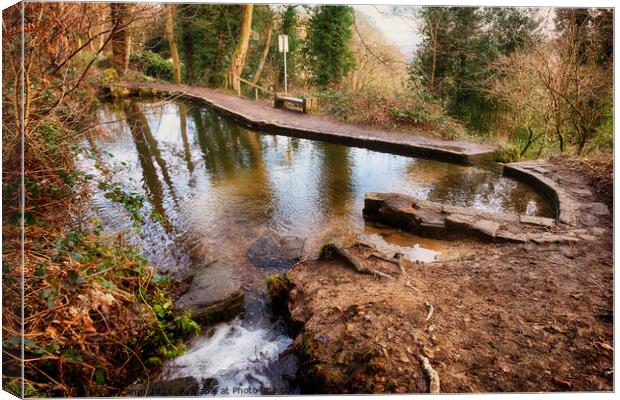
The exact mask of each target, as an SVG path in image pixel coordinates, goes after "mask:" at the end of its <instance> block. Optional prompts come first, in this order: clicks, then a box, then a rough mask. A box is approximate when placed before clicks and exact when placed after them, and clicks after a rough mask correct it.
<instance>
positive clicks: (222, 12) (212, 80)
mask: <svg viewBox="0 0 620 400" xmlns="http://www.w3.org/2000/svg"><path fill="white" fill-rule="evenodd" d="M240 21H241V6H239V5H230V4H181V5H179V6H178V7H177V13H176V21H175V25H176V29H177V32H179V35H178V37H179V38H180V40H179V41H180V50H179V51H180V53H181V58H182V60H183V63H184V64H185V67H186V69H185V76H184V80H185V81H186V82H189V83H202V84H206V85H210V86H223V85H224V84H225V82H226V81H227V69H228V67H229V65H230V60H231V57H232V53H233V51H234V49H235V45H236V40H237V37H238V34H239V30H240Z"/></svg>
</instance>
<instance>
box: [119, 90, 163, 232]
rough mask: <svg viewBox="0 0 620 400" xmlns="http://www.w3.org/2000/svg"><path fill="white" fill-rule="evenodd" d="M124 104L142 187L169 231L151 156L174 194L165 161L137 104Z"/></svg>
mask: <svg viewBox="0 0 620 400" xmlns="http://www.w3.org/2000/svg"><path fill="white" fill-rule="evenodd" d="M124 106H125V107H124V111H125V116H126V119H127V124H128V125H129V129H130V131H131V136H132V138H133V141H134V144H135V145H136V151H137V152H138V159H139V160H140V166H141V167H142V181H143V183H144V185H145V187H144V189H145V191H146V193H147V196H148V198H149V201H150V203H151V204H152V205H153V208H154V209H155V211H157V212H158V213H159V214H160V215H161V216H162V218H163V221H164V228H165V229H166V231H167V232H170V230H171V226H170V222H169V219H168V217H167V214H166V210H165V207H164V190H163V186H162V184H161V182H160V181H159V176H158V174H157V169H156V168H155V165H154V164H153V158H155V160H156V162H157V164H158V165H159V167H160V169H161V170H162V176H163V177H164V180H165V182H166V184H167V185H168V187H169V189H170V193H171V194H172V195H173V196H174V190H173V187H172V181H171V179H170V175H169V174H168V169H167V167H166V163H165V161H164V160H163V159H162V157H161V153H160V152H159V149H158V148H157V142H156V140H155V138H154V137H153V135H152V133H151V129H150V127H149V124H148V121H147V119H146V117H145V116H144V113H143V112H142V110H141V109H140V107H139V106H138V104H137V103H135V102H129V103H126V104H124Z"/></svg>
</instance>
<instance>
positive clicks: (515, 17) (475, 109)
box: [411, 7, 538, 131]
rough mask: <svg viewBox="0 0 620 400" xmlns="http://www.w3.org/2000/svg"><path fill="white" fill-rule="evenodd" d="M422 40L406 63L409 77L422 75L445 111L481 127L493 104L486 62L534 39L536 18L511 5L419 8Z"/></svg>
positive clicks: (485, 125)
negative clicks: (443, 105)
mask: <svg viewBox="0 0 620 400" xmlns="http://www.w3.org/2000/svg"><path fill="white" fill-rule="evenodd" d="M420 19H421V20H422V27H421V33H422V36H423V40H422V44H421V46H420V48H419V50H418V51H417V52H416V58H415V60H414V62H413V63H412V66H411V77H412V79H414V80H417V79H419V78H420V77H422V78H423V79H424V84H425V85H426V87H427V88H428V89H429V91H430V92H431V93H432V94H433V95H434V96H436V97H437V98H439V99H441V101H442V102H443V103H444V104H446V106H447V109H448V112H449V113H450V114H451V115H454V116H457V117H458V118H460V119H461V121H463V122H464V123H465V124H466V125H467V126H468V127H470V128H473V129H477V130H482V131H486V130H488V129H489V128H490V127H491V126H492V123H493V122H494V121H495V117H496V113H497V111H498V110H497V106H496V104H495V102H494V100H493V98H491V97H489V96H487V95H486V94H485V89H487V85H488V80H489V77H490V74H491V72H492V71H491V68H489V66H490V65H491V64H492V63H493V61H494V60H495V59H496V58H497V57H498V56H499V55H502V54H509V53H512V52H514V51H516V50H518V49H520V48H523V47H524V46H528V45H529V44H530V43H532V42H534V41H536V40H537V39H538V37H537V36H536V34H535V33H534V29H535V28H536V23H535V21H534V20H533V19H532V18H531V17H530V15H529V14H528V13H527V12H525V11H523V10H520V9H516V8H507V7H506V8H475V7H441V8H439V7H423V8H422V9H421V11H420Z"/></svg>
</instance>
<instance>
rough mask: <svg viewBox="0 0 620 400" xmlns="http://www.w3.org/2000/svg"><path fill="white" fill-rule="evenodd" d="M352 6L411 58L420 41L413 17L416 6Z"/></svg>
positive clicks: (408, 58)
mask: <svg viewBox="0 0 620 400" xmlns="http://www.w3.org/2000/svg"><path fill="white" fill-rule="evenodd" d="M353 8H354V9H355V10H356V11H359V12H361V13H363V14H364V15H365V16H366V17H368V19H370V21H372V22H373V23H374V24H375V25H376V26H377V27H378V28H379V29H381V31H383V33H384V34H385V36H386V37H387V38H388V40H390V41H391V42H393V44H395V45H396V46H398V47H399V48H400V51H401V52H402V53H403V54H404V55H405V58H406V59H407V60H410V59H411V58H412V55H413V51H414V49H415V48H416V47H417V46H418V44H419V43H420V41H421V38H420V36H419V34H418V30H417V29H418V28H417V25H416V22H417V21H416V19H415V18H414V17H413V10H414V9H415V8H417V7H413V6H409V7H403V6H390V5H357V6H353ZM396 14H398V15H396Z"/></svg>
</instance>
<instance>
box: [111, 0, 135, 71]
mask: <svg viewBox="0 0 620 400" xmlns="http://www.w3.org/2000/svg"><path fill="white" fill-rule="evenodd" d="M130 7H131V4H128V3H110V15H111V17H112V25H113V26H115V27H118V28H117V29H116V30H115V31H114V34H113V35H112V65H114V69H116V72H118V74H119V75H120V76H124V75H125V73H126V72H127V67H128V66H129V51H130V49H131V35H130V34H129V28H128V25H129V24H128V21H129V19H130V10H129V8H130Z"/></svg>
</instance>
